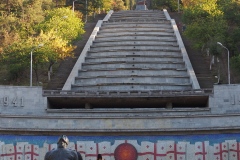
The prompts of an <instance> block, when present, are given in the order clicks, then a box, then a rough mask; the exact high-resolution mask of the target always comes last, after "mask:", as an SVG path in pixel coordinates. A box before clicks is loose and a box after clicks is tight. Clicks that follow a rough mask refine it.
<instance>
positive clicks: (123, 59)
mask: <svg viewBox="0 0 240 160" xmlns="http://www.w3.org/2000/svg"><path fill="white" fill-rule="evenodd" d="M85 62H86V63H119V62H121V63H132V62H137V63H151V62H152V63H154V62H155V63H161V62H165V63H179V62H180V63H183V59H182V57H180V58H179V57H166V58H156V57H122V56H119V57H118V58H116V57H96V58H92V57H86V58H85Z"/></svg>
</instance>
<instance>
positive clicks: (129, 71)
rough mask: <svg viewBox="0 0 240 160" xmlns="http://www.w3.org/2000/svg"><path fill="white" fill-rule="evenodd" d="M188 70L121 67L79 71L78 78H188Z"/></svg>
mask: <svg viewBox="0 0 240 160" xmlns="http://www.w3.org/2000/svg"><path fill="white" fill-rule="evenodd" d="M186 71H187V69H186V68H181V69H179V68H178V69H176V68H174V67H173V68H170V67H168V68H166V67H165V68H164V67H162V68H133V67H129V68H126V67H119V68H100V67H99V68H96V69H92V68H91V69H81V70H79V71H78V76H86V77H88V76H109V75H112V76H116V75H125V76H138V75H145V76H152V75H155V76H160V75H162V76H167V75H168V76H188V74H187V72H186Z"/></svg>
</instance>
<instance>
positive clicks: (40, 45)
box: [30, 44, 43, 87]
mask: <svg viewBox="0 0 240 160" xmlns="http://www.w3.org/2000/svg"><path fill="white" fill-rule="evenodd" d="M42 46H43V44H39V45H38V46H37V47H35V48H33V49H32V50H31V53H30V54H31V61H30V87H32V68H33V67H32V61H33V58H32V54H33V51H34V50H35V49H37V48H39V47H42Z"/></svg>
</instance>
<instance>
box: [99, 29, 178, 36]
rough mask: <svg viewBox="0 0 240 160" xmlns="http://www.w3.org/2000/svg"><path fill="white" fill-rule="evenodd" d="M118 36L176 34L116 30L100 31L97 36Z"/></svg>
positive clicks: (169, 34) (170, 34)
mask: <svg viewBox="0 0 240 160" xmlns="http://www.w3.org/2000/svg"><path fill="white" fill-rule="evenodd" d="M99 36H101V37H116V36H170V37H171V36H174V32H151V30H149V31H144V32H126V31H122V32H116V33H114V34H113V33H98V35H97V37H99Z"/></svg>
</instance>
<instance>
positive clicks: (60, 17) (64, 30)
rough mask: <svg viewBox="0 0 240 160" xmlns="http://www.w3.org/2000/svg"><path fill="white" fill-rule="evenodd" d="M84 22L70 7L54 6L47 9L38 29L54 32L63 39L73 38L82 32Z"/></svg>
mask: <svg viewBox="0 0 240 160" xmlns="http://www.w3.org/2000/svg"><path fill="white" fill-rule="evenodd" d="M83 27H84V24H83V22H82V21H81V19H79V18H78V17H77V14H76V13H73V12H72V10H71V9H70V8H56V9H53V10H50V11H47V14H46V17H45V20H44V21H43V22H42V23H40V24H39V25H38V27H37V28H38V30H39V31H41V30H43V31H44V32H49V31H51V30H54V31H56V34H57V35H58V36H59V37H61V38H62V39H65V40H70V41H71V40H75V39H77V38H78V37H79V36H81V35H82V34H83V33H84V29H83Z"/></svg>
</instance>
